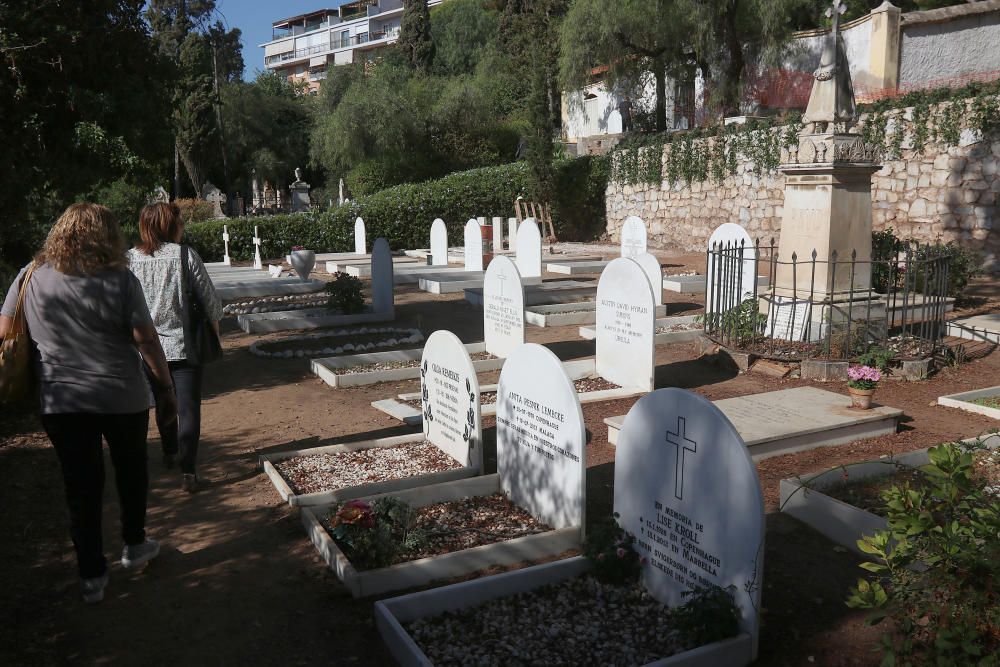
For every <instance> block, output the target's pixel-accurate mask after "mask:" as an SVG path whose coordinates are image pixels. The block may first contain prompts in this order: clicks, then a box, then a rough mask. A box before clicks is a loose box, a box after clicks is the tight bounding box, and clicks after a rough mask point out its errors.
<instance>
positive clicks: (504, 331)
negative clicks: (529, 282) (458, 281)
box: [483, 255, 524, 358]
mask: <svg viewBox="0 0 1000 667" xmlns="http://www.w3.org/2000/svg"><path fill="white" fill-rule="evenodd" d="M483 340H484V341H486V351H487V352H489V353H490V354H492V355H495V356H497V357H501V358H506V357H509V356H510V354H511V352H513V351H514V350H515V349H516V348H517V347H518V346H520V345H523V344H524V285H522V284H521V274H520V273H519V272H518V270H517V265H516V264H514V262H512V261H511V259H510V258H509V257H504V256H503V255H500V256H498V257H494V258H493V261H492V262H490V265H489V267H487V269H486V277H485V279H484V281H483Z"/></svg>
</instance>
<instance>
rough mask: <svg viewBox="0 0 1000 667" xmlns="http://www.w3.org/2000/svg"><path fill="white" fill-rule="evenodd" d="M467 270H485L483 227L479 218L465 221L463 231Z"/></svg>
mask: <svg viewBox="0 0 1000 667" xmlns="http://www.w3.org/2000/svg"><path fill="white" fill-rule="evenodd" d="M463 238H464V241H465V246H464V251H465V252H464V253H463V255H464V256H465V270H466V271H482V270H483V229H482V227H481V226H480V225H479V222H478V221H477V220H469V221H468V222H467V223H465V229H464V231H463Z"/></svg>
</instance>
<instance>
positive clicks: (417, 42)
mask: <svg viewBox="0 0 1000 667" xmlns="http://www.w3.org/2000/svg"><path fill="white" fill-rule="evenodd" d="M396 48H397V49H398V50H399V51H400V52H401V53H402V54H403V58H404V60H405V61H406V63H407V64H409V66H410V67H411V68H413V69H415V70H417V71H418V72H421V73H427V72H428V71H430V68H431V62H432V61H433V60H434V42H433V41H432V40H431V13H430V10H429V9H428V8H427V0H403V18H402V19H401V20H400V23H399V40H398V41H397V42H396Z"/></svg>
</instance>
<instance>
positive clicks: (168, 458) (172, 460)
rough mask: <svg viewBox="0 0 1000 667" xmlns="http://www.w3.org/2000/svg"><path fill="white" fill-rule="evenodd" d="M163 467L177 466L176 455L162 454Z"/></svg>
mask: <svg viewBox="0 0 1000 667" xmlns="http://www.w3.org/2000/svg"><path fill="white" fill-rule="evenodd" d="M163 467H164V468H168V469H169V468H175V467H177V455H176V454H164V455H163Z"/></svg>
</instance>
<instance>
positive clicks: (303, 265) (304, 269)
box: [288, 245, 316, 281]
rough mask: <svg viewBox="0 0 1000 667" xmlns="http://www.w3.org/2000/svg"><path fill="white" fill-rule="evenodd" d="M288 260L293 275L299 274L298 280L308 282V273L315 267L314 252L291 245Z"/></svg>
mask: <svg viewBox="0 0 1000 667" xmlns="http://www.w3.org/2000/svg"><path fill="white" fill-rule="evenodd" d="M288 259H289V263H290V264H291V265H292V268H293V269H295V273H297V274H299V278H301V279H302V280H303V281H306V280H309V273H310V272H311V271H312V270H313V267H314V266H316V252H315V251H313V250H306V249H305V248H303V247H302V246H300V245H293V246H292V254H291V256H290V257H289V258H288Z"/></svg>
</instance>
